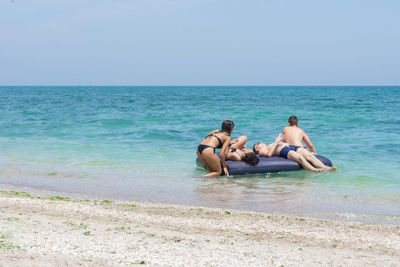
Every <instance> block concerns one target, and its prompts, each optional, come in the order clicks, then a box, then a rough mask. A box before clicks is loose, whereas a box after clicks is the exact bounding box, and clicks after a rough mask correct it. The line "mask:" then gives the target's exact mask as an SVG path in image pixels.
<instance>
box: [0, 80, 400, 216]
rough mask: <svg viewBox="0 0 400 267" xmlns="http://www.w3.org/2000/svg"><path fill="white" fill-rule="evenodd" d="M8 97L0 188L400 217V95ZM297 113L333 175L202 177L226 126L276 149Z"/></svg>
mask: <svg viewBox="0 0 400 267" xmlns="http://www.w3.org/2000/svg"><path fill="white" fill-rule="evenodd" d="M0 92H1V95H0V150H1V153H0V169H1V173H0V183H1V184H3V185H13V186H17V187H21V186H22V187H27V188H32V189H43V190H49V191H62V192H67V193H68V192H69V193H81V194H87V195H94V196H97V197H103V198H113V199H124V200H125V199H129V200H149V201H161V202H167V203H178V204H191V205H203V206H212V207H224V208H225V207H226V208H237V209H247V210H257V211H268V212H285V213H296V214H315V215H318V214H337V216H338V217H341V216H347V217H352V216H357V214H367V215H377V216H378V215H379V216H389V217H390V216H393V218H397V216H399V215H400V176H399V173H400V153H399V152H400V118H399V117H398V112H399V111H400V87H0ZM292 114H296V115H297V116H298V117H299V119H300V127H301V128H303V129H304V130H306V132H307V133H308V135H309V136H310V138H311V140H312V142H313V143H314V145H315V146H316V148H317V151H318V152H319V153H320V154H322V155H324V156H326V157H328V158H330V159H331V160H332V162H333V163H334V164H335V165H336V166H337V167H338V171H337V172H336V173H334V174H332V173H323V174H314V173H312V172H308V171H295V172H282V173H275V174H263V175H248V176H237V177H228V178H227V177H224V178H219V179H205V178H202V177H199V175H201V174H202V173H204V171H203V170H201V169H198V168H196V165H195V149H196V147H197V145H198V144H199V142H200V141H201V140H202V138H204V136H205V135H207V134H208V132H210V131H211V130H214V129H217V128H219V127H220V124H221V122H222V121H223V120H224V119H231V120H233V121H235V123H236V127H235V131H234V133H233V137H236V136H239V135H247V136H248V137H249V144H250V145H252V144H254V143H256V142H259V141H264V142H272V141H274V138H275V136H277V135H278V134H279V133H280V132H281V131H282V128H283V127H284V126H285V125H286V124H287V118H288V117H289V116H290V115H292ZM346 214H347V215H346ZM349 214H350V215H349ZM329 216H331V215H329ZM388 220H389V221H390V220H391V219H390V218H389V219H388ZM393 220H397V219H393Z"/></svg>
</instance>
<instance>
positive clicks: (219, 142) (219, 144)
mask: <svg viewBox="0 0 400 267" xmlns="http://www.w3.org/2000/svg"><path fill="white" fill-rule="evenodd" d="M210 136H214V137H215V138H217V139H218V146H217V147H216V148H222V145H223V143H222V141H221V138H219V137H218V136H217V135H215V134H209V135H207V136H206V138H208V137H210Z"/></svg>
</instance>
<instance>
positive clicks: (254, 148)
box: [253, 143, 261, 154]
mask: <svg viewBox="0 0 400 267" xmlns="http://www.w3.org/2000/svg"><path fill="white" fill-rule="evenodd" d="M258 144H261V143H257V144H254V146H253V151H254V153H256V154H257V151H256V145H258Z"/></svg>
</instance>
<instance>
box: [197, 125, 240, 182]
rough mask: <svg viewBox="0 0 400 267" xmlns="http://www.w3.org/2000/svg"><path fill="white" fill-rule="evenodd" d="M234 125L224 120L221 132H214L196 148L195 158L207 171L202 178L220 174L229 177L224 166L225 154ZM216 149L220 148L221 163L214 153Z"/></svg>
mask: <svg viewBox="0 0 400 267" xmlns="http://www.w3.org/2000/svg"><path fill="white" fill-rule="evenodd" d="M234 126H235V124H234V123H233V121H230V120H226V121H224V122H222V127H221V130H214V131H212V132H211V133H210V134H209V135H207V136H206V138H205V139H204V140H203V141H202V142H201V143H200V145H199V146H198V148H197V151H196V153H197V156H198V157H199V159H200V160H201V161H202V162H203V164H204V166H205V167H206V168H207V170H209V173H207V174H206V175H204V176H220V175H221V174H225V175H229V172H228V168H227V167H226V164H225V154H226V152H227V150H228V146H229V142H230V141H231V134H232V132H233V128H234ZM216 148H221V153H220V157H221V161H220V160H219V158H218V156H217V154H216V153H215V149H216Z"/></svg>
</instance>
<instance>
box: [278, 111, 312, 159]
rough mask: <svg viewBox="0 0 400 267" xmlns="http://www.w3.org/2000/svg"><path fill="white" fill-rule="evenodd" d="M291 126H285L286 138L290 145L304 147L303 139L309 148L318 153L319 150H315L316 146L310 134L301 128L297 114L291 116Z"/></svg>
mask: <svg viewBox="0 0 400 267" xmlns="http://www.w3.org/2000/svg"><path fill="white" fill-rule="evenodd" d="M288 122H289V126H286V127H285V128H283V134H284V135H285V137H286V139H285V140H284V141H285V142H287V143H288V144H289V145H292V146H299V147H302V146H303V144H302V141H304V143H305V144H306V146H307V147H308V149H310V150H311V152H313V153H314V154H317V151H316V150H315V147H314V146H313V144H312V143H311V141H310V138H308V135H307V134H306V133H305V132H304V131H303V130H302V129H300V128H299V122H298V120H297V117H296V116H294V115H293V116H290V118H289V120H288Z"/></svg>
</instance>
